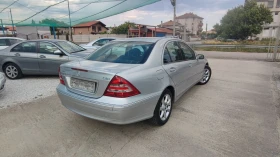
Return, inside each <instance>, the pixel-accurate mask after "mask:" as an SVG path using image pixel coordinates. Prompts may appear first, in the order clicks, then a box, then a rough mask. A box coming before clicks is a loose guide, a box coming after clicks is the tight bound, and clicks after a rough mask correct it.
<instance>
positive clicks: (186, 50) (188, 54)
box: [179, 42, 196, 60]
mask: <svg viewBox="0 0 280 157" xmlns="http://www.w3.org/2000/svg"><path fill="white" fill-rule="evenodd" d="M179 45H180V47H181V49H182V51H183V54H184V58H185V60H195V59H196V57H195V53H194V51H193V50H192V49H191V48H190V47H189V46H188V45H187V44H185V43H183V42H179Z"/></svg>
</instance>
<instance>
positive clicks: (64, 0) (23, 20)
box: [16, 0, 67, 24]
mask: <svg viewBox="0 0 280 157" xmlns="http://www.w3.org/2000/svg"><path fill="white" fill-rule="evenodd" d="M65 1H67V0H63V1H61V2H58V3H55V4H52V5H49V6H48V7H46V8H45V9H43V10H41V11H39V12H37V13H35V14H33V15H32V16H30V17H28V18H26V19H24V20H22V21H20V22H23V21H26V20H28V19H31V18H32V17H34V16H35V15H37V14H40V13H41V12H43V11H45V10H47V9H49V8H50V7H52V6H55V5H58V4H60V3H63V2H65ZM20 22H18V23H20ZM18 23H16V24H18Z"/></svg>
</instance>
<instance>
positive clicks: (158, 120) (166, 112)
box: [150, 89, 174, 126]
mask: <svg viewBox="0 0 280 157" xmlns="http://www.w3.org/2000/svg"><path fill="white" fill-rule="evenodd" d="M173 100H174V98H173V94H172V93H171V91H170V90H168V89H166V90H164V91H163V93H162V95H161V96H160V98H159V100H158V103H157V106H156V108H155V110H154V116H153V117H152V118H151V119H150V122H151V123H152V124H154V125H158V126H162V125H164V124H165V123H166V122H167V121H168V120H169V117H170V116H171V111H172V106H173V102H174V101H173ZM163 102H164V103H163Z"/></svg>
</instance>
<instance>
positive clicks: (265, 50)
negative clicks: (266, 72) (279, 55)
mask: <svg viewBox="0 0 280 157" xmlns="http://www.w3.org/2000/svg"><path fill="white" fill-rule="evenodd" d="M194 50H197V51H221V52H252V53H253V52H255V53H267V52H268V48H242V47H237V48H222V47H197V48H194ZM270 52H273V49H270ZM278 52H280V51H279V50H278Z"/></svg>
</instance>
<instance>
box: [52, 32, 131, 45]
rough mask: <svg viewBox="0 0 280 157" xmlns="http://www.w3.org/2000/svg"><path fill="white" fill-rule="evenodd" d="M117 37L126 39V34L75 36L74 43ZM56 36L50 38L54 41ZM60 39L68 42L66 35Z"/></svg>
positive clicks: (60, 36)
mask: <svg viewBox="0 0 280 157" xmlns="http://www.w3.org/2000/svg"><path fill="white" fill-rule="evenodd" d="M106 37H115V38H126V37H127V35H126V34H97V35H86V34H84V35H73V41H74V42H76V43H88V42H90V41H93V40H96V39H98V38H106ZM53 38H54V36H53V35H52V36H50V39H53ZM59 39H62V40H66V36H65V35H59Z"/></svg>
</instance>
